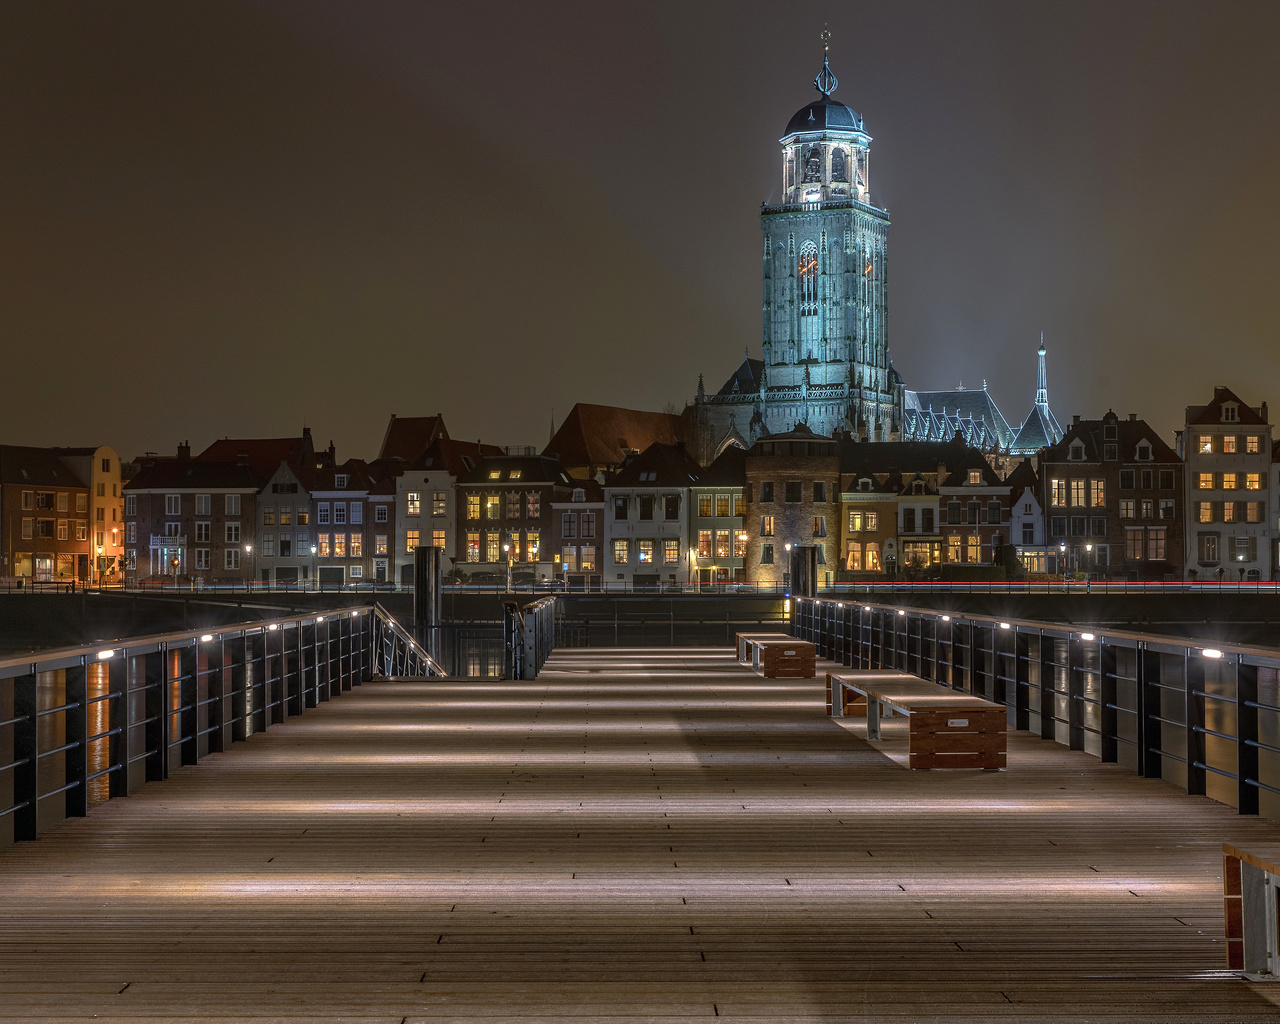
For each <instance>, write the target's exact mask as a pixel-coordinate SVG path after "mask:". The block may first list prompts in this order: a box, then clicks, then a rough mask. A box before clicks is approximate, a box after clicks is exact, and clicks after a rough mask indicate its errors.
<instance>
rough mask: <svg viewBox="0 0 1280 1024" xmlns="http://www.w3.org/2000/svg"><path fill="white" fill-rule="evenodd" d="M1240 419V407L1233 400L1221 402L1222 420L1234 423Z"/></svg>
mask: <svg viewBox="0 0 1280 1024" xmlns="http://www.w3.org/2000/svg"><path fill="white" fill-rule="evenodd" d="M1239 419H1240V407H1239V406H1238V405H1236V403H1235V402H1223V403H1222V422H1223V423H1236V422H1238V421H1239Z"/></svg>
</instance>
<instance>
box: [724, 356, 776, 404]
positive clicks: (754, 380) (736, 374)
mask: <svg viewBox="0 0 1280 1024" xmlns="http://www.w3.org/2000/svg"><path fill="white" fill-rule="evenodd" d="M763 372H764V360H763V359H751V358H750V357H748V358H746V359H744V360H742V363H741V364H740V365H739V366H738V368H737V369H736V370H734V371H733V375H732V376H731V377H730V378H729V379H728V380H727V381H725V382H724V386H723V387H722V388H721V389H720V390H719V391H717V392H716V394H717V395H758V394H759V393H760V375H761V373H763Z"/></svg>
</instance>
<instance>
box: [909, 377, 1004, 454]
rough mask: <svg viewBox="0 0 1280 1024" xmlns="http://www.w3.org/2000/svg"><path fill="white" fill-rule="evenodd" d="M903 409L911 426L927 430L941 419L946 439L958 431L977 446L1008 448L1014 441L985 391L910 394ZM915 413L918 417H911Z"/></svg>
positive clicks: (919, 392)
mask: <svg viewBox="0 0 1280 1024" xmlns="http://www.w3.org/2000/svg"><path fill="white" fill-rule="evenodd" d="M903 410H904V413H905V419H906V421H907V424H908V426H909V427H916V429H920V428H921V427H925V428H927V426H928V425H929V422H930V420H931V419H932V420H933V422H935V423H936V422H937V417H939V416H940V417H941V418H942V424H943V425H942V431H941V433H943V437H949V436H950V435H951V434H954V433H955V431H957V430H959V431H961V432H962V433H963V434H964V435H965V439H966V440H968V441H969V443H970V444H974V445H977V446H978V447H982V448H989V447H998V448H1008V446H1009V443H1010V442H1011V441H1012V440H1013V430H1012V429H1011V428H1010V426H1009V423H1008V421H1007V420H1005V418H1004V414H1003V413H1002V412H1001V411H1000V408H999V406H997V405H996V403H995V400H994V399H993V398H992V397H991V395H990V394H989V393H988V392H987V390H986V389H985V388H983V389H982V390H981V391H977V390H974V391H908V392H907V393H906V395H905V396H904V401H903ZM913 412H914V413H915V414H916V415H915V416H912V415H911V414H912V413H913ZM929 414H932V417H930V415H929ZM921 421H923V422H921ZM917 425H918V426H917ZM913 432H914V431H913ZM931 432H932V431H930V433H931ZM935 436H936V435H935ZM943 437H938V438H937V439H938V440H942V439H943Z"/></svg>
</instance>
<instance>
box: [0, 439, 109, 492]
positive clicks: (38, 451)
mask: <svg viewBox="0 0 1280 1024" xmlns="http://www.w3.org/2000/svg"><path fill="white" fill-rule="evenodd" d="M65 450H66V449H63V451H65ZM0 483H4V484H14V485H17V486H22V487H81V488H83V487H88V484H87V483H85V482H84V481H82V480H81V479H80V477H79V476H77V475H76V474H75V473H74V472H72V470H71V468H70V467H69V466H67V464H66V463H65V462H63V461H62V460H61V459H60V458H58V456H57V455H56V454H54V452H53V451H52V450H50V449H48V448H31V447H28V446H26V445H16V444H4V445H0Z"/></svg>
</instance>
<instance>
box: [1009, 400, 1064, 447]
mask: <svg viewBox="0 0 1280 1024" xmlns="http://www.w3.org/2000/svg"><path fill="white" fill-rule="evenodd" d="M1045 408H1046V409H1047V408H1048V407H1047V406H1046V407H1045ZM1061 437H1062V428H1061V427H1059V426H1058V423H1057V421H1056V420H1054V419H1053V413H1052V412H1050V413H1049V414H1048V415H1047V416H1046V415H1045V410H1044V409H1041V407H1040V406H1039V405H1033V406H1032V407H1031V412H1029V413H1028V414H1027V418H1026V419H1025V420H1024V421H1023V423H1022V426H1021V427H1019V428H1018V433H1017V434H1016V435H1015V436H1014V439H1013V441H1012V442H1011V443H1010V445H1009V451H1010V452H1011V453H1013V454H1014V455H1034V454H1035V453H1036V452H1038V451H1039V450H1040V449H1041V448H1047V447H1048V446H1049V445H1051V444H1054V443H1055V442H1057V441H1058V440H1059V439H1060V438H1061Z"/></svg>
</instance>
